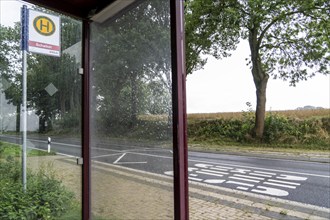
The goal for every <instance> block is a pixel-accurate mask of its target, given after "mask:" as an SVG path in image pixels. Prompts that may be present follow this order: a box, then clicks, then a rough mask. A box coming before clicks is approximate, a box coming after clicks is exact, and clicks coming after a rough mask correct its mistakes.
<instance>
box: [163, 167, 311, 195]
mask: <svg viewBox="0 0 330 220" xmlns="http://www.w3.org/2000/svg"><path fill="white" fill-rule="evenodd" d="M165 174H166V175H170V176H173V171H167V172H165ZM219 177H221V178H219ZM188 179H189V180H192V181H197V182H203V183H208V184H215V185H222V186H230V185H231V186H234V188H236V189H238V190H243V191H251V192H255V193H259V194H264V195H271V196H277V197H284V196H288V195H289V192H288V190H295V189H297V187H299V186H300V185H301V183H302V182H304V181H306V180H307V177H303V176H296V175H287V174H284V173H280V172H277V171H276V172H265V171H261V170H258V169H257V168H256V169H254V168H253V169H244V168H236V167H230V166H225V167H224V166H216V165H213V164H209V163H196V164H194V166H193V167H189V168H188Z"/></svg>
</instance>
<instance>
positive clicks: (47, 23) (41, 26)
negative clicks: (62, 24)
mask: <svg viewBox="0 0 330 220" xmlns="http://www.w3.org/2000/svg"><path fill="white" fill-rule="evenodd" d="M49 23H50V22H49V21H46V24H43V20H42V19H41V20H40V27H39V29H40V30H41V31H42V29H43V28H44V27H45V28H47V32H49Z"/></svg>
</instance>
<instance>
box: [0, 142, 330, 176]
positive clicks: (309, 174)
mask: <svg viewBox="0 0 330 220" xmlns="http://www.w3.org/2000/svg"><path fill="white" fill-rule="evenodd" d="M6 138H12V139H18V138H16V137H7V136H6ZM30 140H31V139H30ZM36 141H37V140H36ZM40 142H43V141H40ZM43 143H46V141H44V142H43ZM56 143H57V144H58V145H65V146H72V147H76V148H81V146H80V145H73V144H65V143H59V142H56ZM118 146H125V145H118ZM126 147H128V146H126ZM94 149H100V150H104V151H114V152H123V151H122V150H110V149H106V148H100V147H93V148H92V150H94ZM131 154H136V155H142V156H149V157H157V158H164V159H169V160H173V157H168V156H160V155H153V154H145V153H133V152H132V153H131ZM70 156H71V155H70ZM261 159H262V158H261ZM267 159H269V158H267ZM271 160H274V159H271ZM276 160H281V161H288V160H285V159H276ZM189 161H191V162H197V163H209V164H210V163H211V164H214V165H216V166H217V167H225V166H233V167H244V168H250V169H251V168H252V169H257V170H266V171H273V172H274V171H275V172H284V173H292V174H299V175H305V176H315V177H322V178H330V175H318V174H313V173H301V172H294V171H287V170H277V169H268V168H261V167H255V166H241V165H236V164H228V163H218V162H209V161H202V160H194V159H191V160H189ZM310 163H312V162H310ZM227 168H230V167H227ZM259 172H261V171H259ZM251 175H255V174H251Z"/></svg>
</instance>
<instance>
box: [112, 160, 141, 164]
mask: <svg viewBox="0 0 330 220" xmlns="http://www.w3.org/2000/svg"><path fill="white" fill-rule="evenodd" d="M136 163H137V164H139V163H147V162H146V161H143V162H117V163H114V164H136Z"/></svg>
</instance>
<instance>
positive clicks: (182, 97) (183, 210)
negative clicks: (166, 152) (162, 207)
mask: <svg viewBox="0 0 330 220" xmlns="http://www.w3.org/2000/svg"><path fill="white" fill-rule="evenodd" d="M170 3H171V5H170V7H171V38H172V74H173V82H172V86H173V91H172V92H173V94H172V100H173V169H174V218H175V219H178V220H179V219H180V220H186V219H189V206H188V200H189V195H188V147H187V114H186V79H185V78H186V69H185V52H184V51H185V41H184V22H183V21H184V14H183V13H184V9H183V7H184V6H183V5H184V4H183V3H184V2H183V0H171V2H170Z"/></svg>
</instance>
